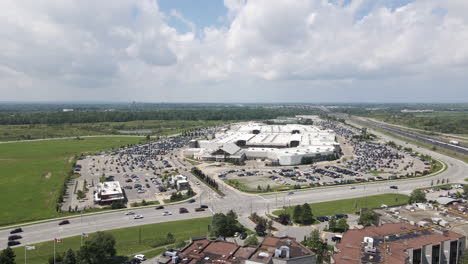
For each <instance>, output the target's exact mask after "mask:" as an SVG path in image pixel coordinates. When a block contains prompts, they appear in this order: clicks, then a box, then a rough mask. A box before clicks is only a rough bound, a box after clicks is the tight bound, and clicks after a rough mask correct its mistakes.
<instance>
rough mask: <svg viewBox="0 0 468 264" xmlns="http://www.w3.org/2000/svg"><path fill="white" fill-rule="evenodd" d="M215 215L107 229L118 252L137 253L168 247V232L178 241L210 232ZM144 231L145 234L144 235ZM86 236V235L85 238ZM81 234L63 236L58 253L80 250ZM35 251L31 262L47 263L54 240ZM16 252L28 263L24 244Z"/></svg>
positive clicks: (157, 251)
mask: <svg viewBox="0 0 468 264" xmlns="http://www.w3.org/2000/svg"><path fill="white" fill-rule="evenodd" d="M210 221H211V217H206V218H196V219H190V220H181V221H173V222H165V223H158V224H151V225H142V226H136V227H128V228H121V229H114V230H110V231H106V233H109V234H112V235H113V236H114V238H115V240H116V242H117V243H116V249H117V255H119V256H126V255H133V254H135V253H137V252H141V251H146V250H151V249H152V248H159V247H161V246H165V245H166V244H165V243H164V239H165V238H166V235H167V233H168V232H171V233H172V234H173V235H174V238H175V239H176V241H181V240H189V239H190V238H191V237H194V236H201V235H206V234H207V232H208V224H209V223H210ZM140 234H141V236H140ZM85 239H86V238H84V240H85ZM80 243H81V236H74V237H68V238H63V239H62V242H61V243H57V244H56V251H57V253H63V252H65V251H66V250H67V249H69V248H71V249H73V250H78V249H79V248H80ZM35 246H36V249H35V250H29V251H28V252H27V262H28V263H30V264H36V263H37V264H43V263H47V261H48V259H49V257H50V256H53V252H54V251H53V248H54V244H53V242H52V241H49V242H43V243H38V244H35ZM14 251H15V253H16V263H23V262H24V247H18V248H15V249H14ZM162 251H163V249H156V250H154V251H151V252H150V253H149V254H145V255H148V256H155V255H158V254H159V253H161V252H162Z"/></svg>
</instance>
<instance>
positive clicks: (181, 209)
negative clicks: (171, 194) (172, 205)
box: [179, 208, 189, 214]
mask: <svg viewBox="0 0 468 264" xmlns="http://www.w3.org/2000/svg"><path fill="white" fill-rule="evenodd" d="M188 212H189V211H188V210H187V208H179V213H180V214H186V213H188Z"/></svg>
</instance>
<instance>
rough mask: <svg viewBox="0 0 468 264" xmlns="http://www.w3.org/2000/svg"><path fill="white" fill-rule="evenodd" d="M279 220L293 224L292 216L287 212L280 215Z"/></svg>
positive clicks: (283, 223) (285, 223) (282, 222)
mask: <svg viewBox="0 0 468 264" xmlns="http://www.w3.org/2000/svg"><path fill="white" fill-rule="evenodd" d="M278 222H279V223H280V224H282V225H289V224H291V216H290V215H289V214H288V213H286V212H282V213H281V214H279V215H278Z"/></svg>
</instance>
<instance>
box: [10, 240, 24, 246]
mask: <svg viewBox="0 0 468 264" xmlns="http://www.w3.org/2000/svg"><path fill="white" fill-rule="evenodd" d="M19 244H21V242H19V241H16V240H13V241H8V246H9V247H11V246H16V245H19Z"/></svg>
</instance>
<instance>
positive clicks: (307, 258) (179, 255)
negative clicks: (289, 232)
mask: <svg viewBox="0 0 468 264" xmlns="http://www.w3.org/2000/svg"><path fill="white" fill-rule="evenodd" d="M159 262H160V263H164V264H178V263H180V264H221V263H222V264H315V263H316V255H315V254H314V253H313V252H312V251H310V250H309V249H308V248H306V247H304V246H303V245H301V244H300V243H298V242H297V241H296V240H295V239H294V238H291V237H266V238H265V239H264V240H263V242H262V243H261V244H260V245H259V246H257V247H252V246H239V245H237V244H235V243H232V242H226V241H213V240H209V239H206V238H192V241H191V243H190V244H189V245H188V246H186V247H185V248H184V249H182V250H181V251H180V252H179V251H168V252H165V253H164V254H163V257H162V258H160V260H159Z"/></svg>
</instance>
